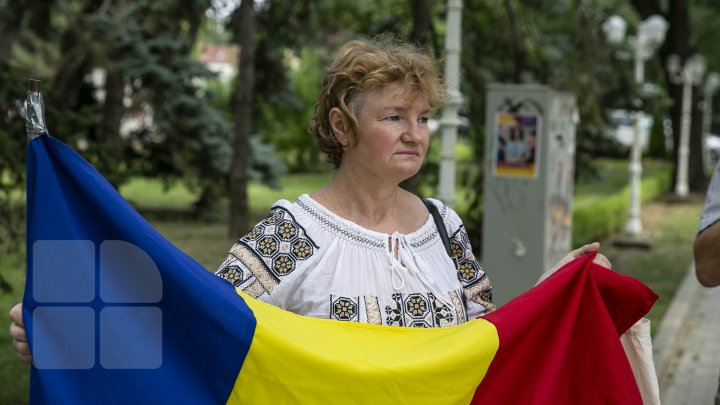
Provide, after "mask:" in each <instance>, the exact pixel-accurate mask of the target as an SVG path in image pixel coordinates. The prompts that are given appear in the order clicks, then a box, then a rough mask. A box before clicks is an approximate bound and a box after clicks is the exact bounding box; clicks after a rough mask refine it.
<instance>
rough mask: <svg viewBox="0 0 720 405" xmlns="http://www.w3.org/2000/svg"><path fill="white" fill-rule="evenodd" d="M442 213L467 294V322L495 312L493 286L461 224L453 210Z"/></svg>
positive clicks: (454, 261) (449, 209) (458, 271)
mask: <svg viewBox="0 0 720 405" xmlns="http://www.w3.org/2000/svg"><path fill="white" fill-rule="evenodd" d="M441 210H442V211H443V212H442V216H443V218H444V221H445V226H446V228H447V230H448V237H449V239H450V249H451V251H452V257H451V258H452V261H453V263H454V264H455V268H456V269H457V277H458V280H460V283H461V284H462V286H463V290H464V292H465V303H466V305H467V315H468V319H473V318H477V317H478V316H481V315H484V314H486V313H488V312H491V311H494V310H495V305H494V304H493V303H492V283H491V282H490V278H489V277H488V275H487V274H486V273H485V271H484V270H483V268H482V267H480V263H478V261H477V259H476V258H475V255H474V254H473V252H472V247H471V246H470V239H469V238H468V234H467V231H466V230H465V226H464V225H463V222H462V220H461V219H460V217H459V216H458V214H457V213H456V212H455V211H454V210H453V209H451V208H449V207H447V206H445V205H443V208H441Z"/></svg>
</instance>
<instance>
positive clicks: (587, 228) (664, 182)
mask: <svg viewBox="0 0 720 405" xmlns="http://www.w3.org/2000/svg"><path fill="white" fill-rule="evenodd" d="M670 170H671V167H670V165H669V164H663V165H661V166H659V167H655V168H654V170H653V171H652V172H650V173H646V174H645V175H644V176H643V179H642V182H641V192H640V195H641V200H642V201H643V202H645V201H649V200H653V199H656V198H658V197H660V196H661V195H663V194H664V193H665V192H666V191H667V190H668V188H669V186H670V175H671V173H670ZM625 179H626V181H627V176H625ZM589 191H592V190H586V191H585V193H584V194H582V195H583V197H582V198H575V199H574V201H573V233H572V235H573V241H572V246H581V245H583V244H585V243H589V242H593V241H598V240H602V239H604V238H606V237H608V236H609V235H611V234H612V233H614V232H616V231H617V230H618V229H621V228H622V226H623V224H624V223H625V220H626V219H627V213H628V207H629V199H630V189H629V187H628V186H626V187H624V188H623V189H622V191H621V192H619V193H618V192H612V191H611V190H608V189H607V186H605V187H603V188H600V189H596V190H595V192H589ZM576 195H577V194H576Z"/></svg>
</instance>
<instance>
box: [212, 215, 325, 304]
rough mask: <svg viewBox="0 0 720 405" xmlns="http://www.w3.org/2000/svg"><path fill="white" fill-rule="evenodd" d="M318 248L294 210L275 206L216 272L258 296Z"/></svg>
mask: <svg viewBox="0 0 720 405" xmlns="http://www.w3.org/2000/svg"><path fill="white" fill-rule="evenodd" d="M317 249H318V246H317V245H316V244H315V242H313V241H312V240H311V239H310V238H309V237H308V236H307V235H306V233H305V229H304V228H303V227H302V226H300V225H299V224H298V223H297V221H296V220H295V218H294V217H293V216H292V214H290V212H288V211H287V210H286V209H284V208H281V207H275V208H274V209H273V210H272V211H270V214H268V216H267V218H265V219H264V220H262V221H261V222H260V223H258V224H257V225H255V227H254V228H253V229H252V230H251V231H250V232H248V234H246V235H245V236H243V237H242V238H240V240H239V241H237V243H235V245H234V246H233V247H232V248H231V249H230V252H229V253H228V256H227V258H226V259H225V261H224V262H223V264H222V265H221V266H220V269H219V270H218V271H217V274H218V275H219V276H221V277H223V278H225V279H226V280H228V281H230V282H231V283H232V284H233V285H234V286H236V287H241V288H242V289H243V291H246V292H249V293H251V294H250V295H252V296H253V297H255V298H257V297H258V296H259V295H262V294H263V293H266V292H267V293H269V292H271V291H272V290H273V289H274V288H275V286H277V284H279V283H280V279H281V277H284V276H287V275H288V274H290V273H292V272H293V271H294V270H295V269H296V268H297V262H299V261H303V260H307V259H308V258H310V257H311V256H312V255H313V253H315V251H316V250H317ZM238 263H241V264H242V265H243V266H239V265H238ZM248 289H250V290H252V291H249V290H248Z"/></svg>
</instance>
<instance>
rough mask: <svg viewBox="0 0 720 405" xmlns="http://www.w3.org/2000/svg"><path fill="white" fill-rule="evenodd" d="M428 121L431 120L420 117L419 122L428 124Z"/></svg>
mask: <svg viewBox="0 0 720 405" xmlns="http://www.w3.org/2000/svg"><path fill="white" fill-rule="evenodd" d="M428 121H430V118H429V117H420V118H418V122H419V123H421V124H427V123H428Z"/></svg>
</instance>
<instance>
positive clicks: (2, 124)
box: [0, 61, 27, 283]
mask: <svg viewBox="0 0 720 405" xmlns="http://www.w3.org/2000/svg"><path fill="white" fill-rule="evenodd" d="M23 79H24V77H23V73H22V72H21V71H20V70H19V69H16V68H14V67H12V66H10V65H9V64H8V63H7V62H5V61H2V62H0V114H1V115H0V253H3V252H5V251H6V250H7V249H11V250H12V249H15V248H16V247H17V246H18V245H20V244H22V241H23V237H24V232H23V228H24V224H25V200H24V198H23V196H22V194H21V193H19V190H20V189H22V188H23V185H24V183H25V156H26V153H25V151H26V150H27V136H26V134H25V120H24V118H23V117H22V116H21V115H20V108H19V107H22V108H24V105H25V98H26V93H27V90H26V87H25V81H24V80H23ZM0 283H2V274H0Z"/></svg>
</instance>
